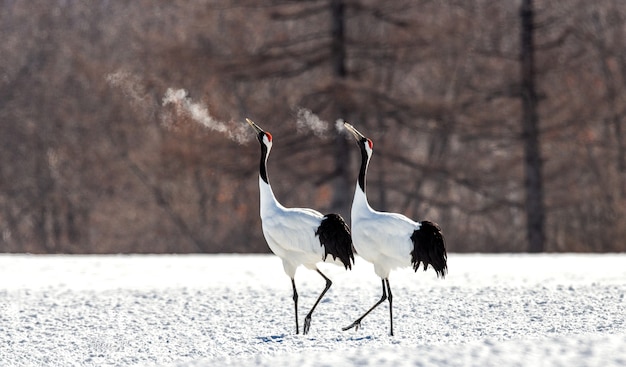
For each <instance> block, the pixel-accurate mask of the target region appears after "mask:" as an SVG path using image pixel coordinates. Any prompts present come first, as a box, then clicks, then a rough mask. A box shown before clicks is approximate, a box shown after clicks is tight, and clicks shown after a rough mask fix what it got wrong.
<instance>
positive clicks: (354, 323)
mask: <svg viewBox="0 0 626 367" xmlns="http://www.w3.org/2000/svg"><path fill="white" fill-rule="evenodd" d="M382 283H383V296H382V297H380V300H379V301H378V302H376V304H375V305H374V306H372V308H370V309H369V310H367V312H366V313H364V314H363V315H362V316H361V317H359V318H358V319H356V320H355V321H354V322H353V323H352V324H350V325H348V326H346V327H345V328H343V329H341V330H343V331H346V330H349V329H352V328H355V330H359V327H360V326H361V321H362V320H363V319H364V318H365V316H367V315H368V314H369V313H370V312H372V310H373V309H375V308H376V307H378V305H380V304H381V303H383V302H384V301H385V300H386V299H387V289H386V288H385V279H383V280H382Z"/></svg>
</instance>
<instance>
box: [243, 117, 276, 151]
mask: <svg viewBox="0 0 626 367" xmlns="http://www.w3.org/2000/svg"><path fill="white" fill-rule="evenodd" d="M246 121H247V122H248V124H249V125H250V126H252V128H254V130H256V133H257V135H256V136H257V139H259V143H261V144H262V145H265V146H266V147H267V148H268V149H269V148H271V147H272V134H270V133H269V132H267V131H263V129H261V128H260V127H259V125H257V124H255V123H254V121H252V120H250V119H249V118H246Z"/></svg>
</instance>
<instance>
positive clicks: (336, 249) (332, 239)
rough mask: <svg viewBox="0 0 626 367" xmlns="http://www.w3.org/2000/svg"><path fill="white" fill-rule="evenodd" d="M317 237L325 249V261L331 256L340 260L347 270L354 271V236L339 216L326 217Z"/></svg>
mask: <svg viewBox="0 0 626 367" xmlns="http://www.w3.org/2000/svg"><path fill="white" fill-rule="evenodd" d="M315 235H316V236H318V237H319V239H320V245H321V246H322V247H324V258H323V259H324V261H326V257H327V256H328V254H331V255H332V256H333V259H337V258H339V260H340V261H341V262H342V263H343V265H344V266H345V267H346V269H352V263H354V250H353V249H352V236H351V235H350V228H348V225H347V224H346V222H345V221H344V220H343V218H342V217H341V216H340V215H339V214H327V215H325V216H324V219H322V223H321V224H320V226H319V227H318V228H317V230H316V231H315Z"/></svg>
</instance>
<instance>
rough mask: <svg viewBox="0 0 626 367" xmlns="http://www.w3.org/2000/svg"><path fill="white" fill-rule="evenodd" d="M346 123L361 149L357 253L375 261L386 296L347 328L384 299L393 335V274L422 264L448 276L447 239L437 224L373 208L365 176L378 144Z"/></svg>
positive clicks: (354, 228)
mask: <svg viewBox="0 0 626 367" xmlns="http://www.w3.org/2000/svg"><path fill="white" fill-rule="evenodd" d="M344 126H345V127H346V129H348V131H350V133H352V135H353V136H354V138H355V139H356V141H357V144H358V145H359V148H361V169H360V171H359V179H358V182H357V185H356V190H355V192H354V200H353V201H352V211H351V216H352V240H353V242H354V248H355V250H356V252H357V254H359V256H361V257H362V258H363V259H365V260H367V261H369V262H371V263H372V264H374V271H375V272H376V275H378V276H379V277H380V278H381V279H382V286H383V295H382V297H381V298H380V300H379V301H378V302H377V303H376V304H374V306H372V308H370V309H369V310H368V311H367V312H365V314H363V315H362V316H361V317H359V318H358V319H356V321H354V322H353V323H352V324H350V325H349V326H347V327H345V328H343V330H348V329H351V328H355V329H356V330H358V328H359V327H360V326H361V321H362V320H363V318H365V316H367V315H368V314H369V313H370V312H372V310H373V309H375V308H376V307H377V306H378V305H380V304H381V303H383V301H385V300H389V323H390V330H391V332H390V334H391V335H392V336H393V310H392V297H393V296H392V295H391V287H390V286H389V273H390V272H391V270H393V269H395V268H403V267H407V266H413V269H414V270H415V271H417V269H418V268H419V266H420V263H421V264H423V266H424V270H426V269H428V266H429V265H431V266H432V267H433V268H434V269H435V272H436V274H437V276H438V277H442V278H443V277H445V275H446V272H447V270H448V265H447V254H446V247H445V242H444V239H443V234H442V233H441V229H440V228H439V226H438V225H437V224H435V223H432V222H429V221H421V222H415V221H413V220H411V219H409V218H407V217H405V216H404V215H402V214H398V213H387V212H379V211H376V210H374V209H372V207H370V205H369V203H368V202H367V195H366V194H365V175H366V173H367V166H368V165H369V161H370V158H371V157H372V152H373V146H374V144H373V143H372V141H371V140H370V139H368V138H366V137H365V136H364V135H363V134H361V133H360V132H359V131H358V130H357V129H355V128H354V127H353V126H352V125H350V124H348V123H344Z"/></svg>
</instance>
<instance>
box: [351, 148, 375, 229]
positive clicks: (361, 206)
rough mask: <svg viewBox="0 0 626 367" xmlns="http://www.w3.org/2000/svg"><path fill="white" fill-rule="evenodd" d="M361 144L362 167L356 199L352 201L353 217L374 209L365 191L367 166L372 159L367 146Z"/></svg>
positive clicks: (355, 191)
mask: <svg viewBox="0 0 626 367" xmlns="http://www.w3.org/2000/svg"><path fill="white" fill-rule="evenodd" d="M359 145H360V146H361V169H360V170H359V180H358V181H357V186H356V189H355V190H354V200H353V201H352V218H355V217H357V216H358V214H359V213H360V212H362V211H363V210H367V211H372V208H371V207H370V205H369V203H368V201H367V194H366V193H365V176H366V174H367V167H368V165H369V161H370V155H369V154H368V152H367V150H366V149H365V146H363V144H359Z"/></svg>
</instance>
